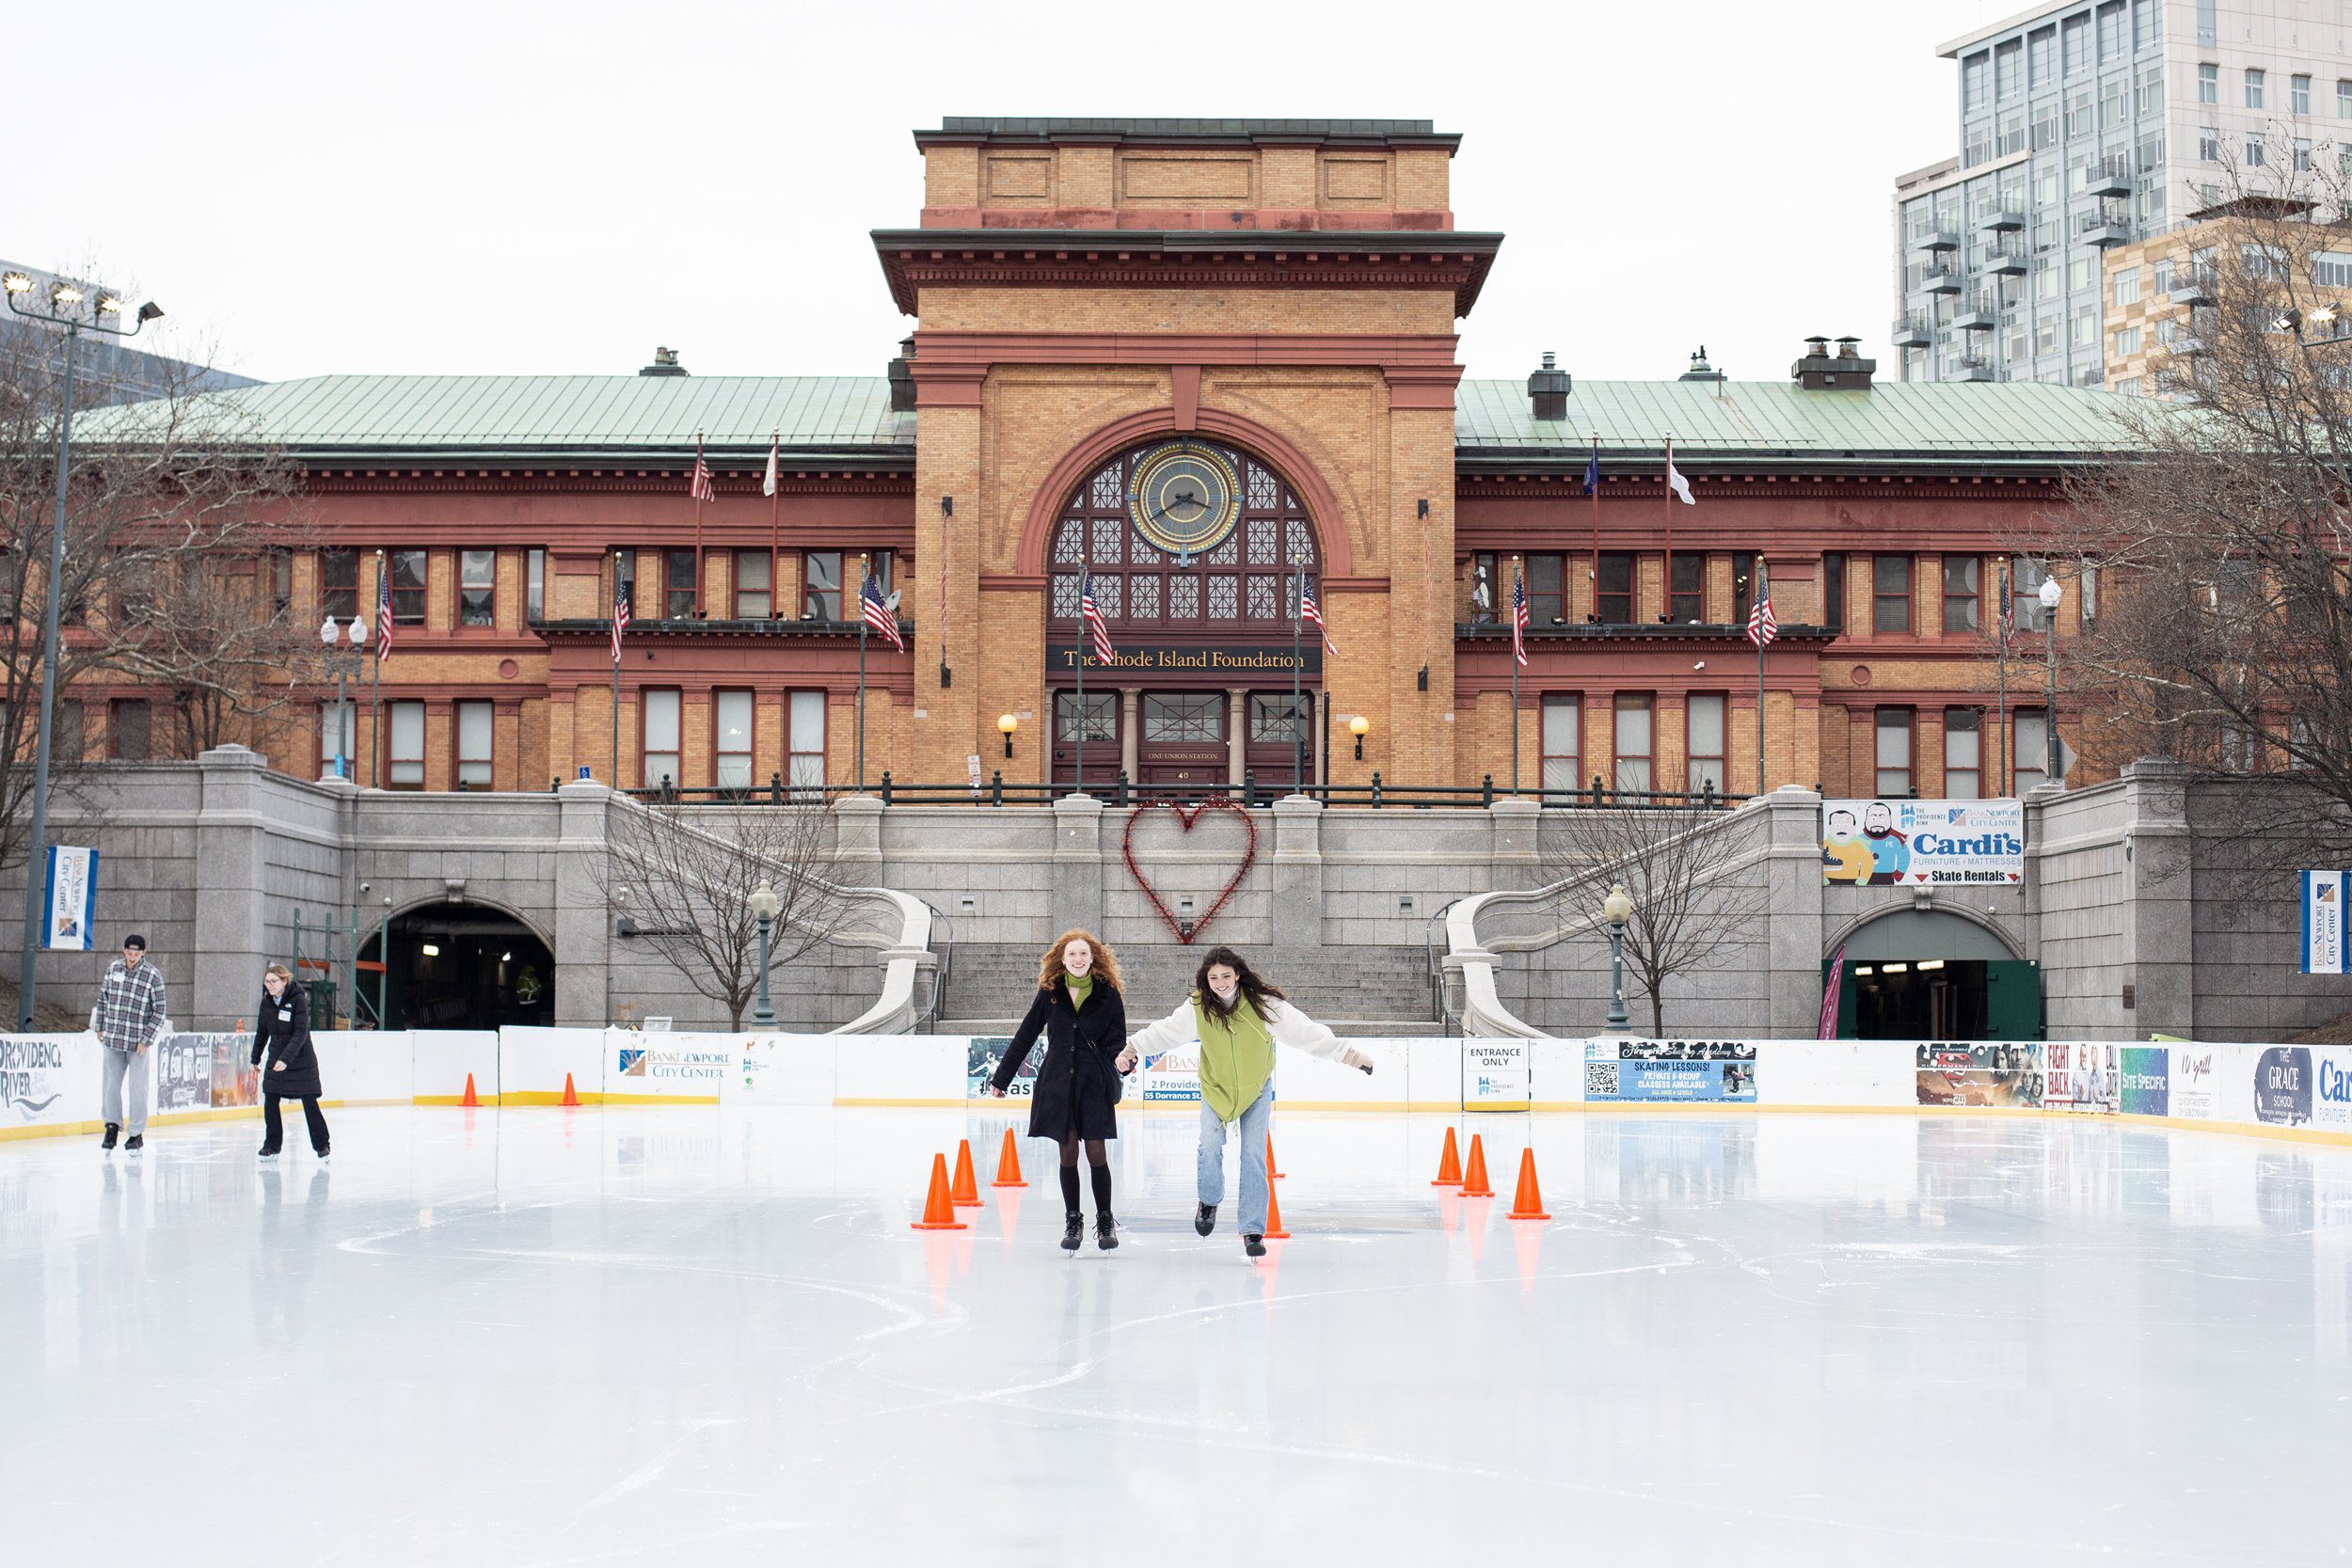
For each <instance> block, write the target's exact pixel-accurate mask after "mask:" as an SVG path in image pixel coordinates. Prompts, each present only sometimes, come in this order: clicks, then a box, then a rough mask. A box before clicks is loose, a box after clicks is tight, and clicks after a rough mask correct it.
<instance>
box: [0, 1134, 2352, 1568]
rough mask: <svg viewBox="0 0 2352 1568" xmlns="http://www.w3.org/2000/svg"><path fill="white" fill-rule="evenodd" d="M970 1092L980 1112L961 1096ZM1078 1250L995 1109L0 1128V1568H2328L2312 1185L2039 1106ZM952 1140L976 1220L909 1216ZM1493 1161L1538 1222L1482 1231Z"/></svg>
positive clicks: (2343, 1292)
mask: <svg viewBox="0 0 2352 1568" xmlns="http://www.w3.org/2000/svg"><path fill="white" fill-rule="evenodd" d="M992 1109H994V1108H992ZM1121 1122H1122V1126H1123V1128H1124V1131H1125V1132H1126V1134H1127V1135H1126V1137H1124V1138H1123V1139H1122V1140H1121V1141H1120V1143H1119V1144H1118V1145H1116V1146H1115V1151H1116V1152H1115V1159H1116V1163H1117V1168H1118V1177H1119V1183H1120V1188H1119V1193H1120V1196H1119V1209H1120V1213H1121V1216H1122V1218H1123V1220H1124V1222H1125V1244H1124V1245H1122V1246H1121V1247H1120V1249H1119V1250H1118V1251H1116V1252H1113V1253H1109V1254H1103V1253H1100V1252H1098V1251H1096V1250H1095V1248H1094V1246H1093V1244H1092V1241H1091V1239H1090V1238H1089V1243H1088V1246H1087V1249H1086V1251H1085V1252H1084V1253H1082V1254H1081V1255H1080V1256H1079V1257H1078V1258H1077V1259H1075V1260H1072V1259H1068V1258H1066V1257H1065V1256H1064V1255H1063V1254H1062V1253H1061V1252H1060V1251H1059V1250H1058V1248H1057V1245H1056V1243H1057V1239H1058V1235H1059V1230H1060V1213H1059V1209H1060V1202H1059V1195H1058V1193H1057V1190H1056V1188H1055V1186H1054V1181H1053V1172H1052V1170H1051V1168H1050V1165H1049V1163H1048V1162H1049V1161H1050V1158H1051V1151H1050V1149H1049V1148H1048V1146H1045V1145H1042V1144H1032V1143H1025V1144H1024V1145H1023V1148H1022V1157H1023V1160H1024V1163H1025V1166H1026V1174H1027V1176H1028V1178H1029V1180H1030V1183H1031V1184H1030V1186H1029V1187H1028V1189H1027V1190H1026V1191H1024V1192H1016V1193H1011V1194H1007V1193H1003V1192H998V1191H993V1190H991V1189H990V1188H989V1187H988V1186H987V1185H986V1183H987V1182H988V1180H989V1179H990V1176H991V1175H992V1172H993V1164H994V1159H995V1151H996V1144H997V1139H998V1137H999V1135H1000V1133H1001V1131H1002V1129H1003V1128H1004V1127H1005V1126H1007V1125H1009V1123H1008V1121H1007V1119H1006V1118H1005V1117H1002V1116H999V1115H979V1114H975V1115H973V1116H971V1117H966V1116H964V1115H963V1114H961V1113H957V1112H947V1111H891V1110H875V1109H842V1110H831V1109H818V1110H805V1111H803V1110H792V1109H770V1108H747V1109H730V1110H726V1111H721V1110H717V1109H713V1108H710V1107H680V1108H677V1109H637V1108H630V1109H617V1108H616V1109H603V1110H599V1109H585V1110H580V1111H569V1112H566V1111H557V1110H547V1109H532V1110H509V1111H503V1112H501V1111H498V1110H484V1111H478V1112H466V1111H456V1110H438V1109H417V1110H411V1109H388V1110H349V1111H344V1112H342V1113H341V1114H339V1115H336V1116H335V1117H334V1125H335V1143H336V1148H337V1151H338V1152H337V1154H336V1156H335V1160H334V1163H333V1164H332V1165H331V1166H328V1167H325V1168H322V1167H321V1166H320V1165H319V1164H317V1163H316V1162H315V1161H313V1160H312V1159H311V1158H310V1154H309V1153H308V1152H307V1150H300V1145H301V1134H300V1131H299V1129H300V1122H299V1119H298V1118H297V1119H296V1120H295V1122H294V1126H293V1127H291V1128H290V1129H289V1140H288V1141H289V1146H290V1148H294V1149H296V1150H299V1151H297V1152H291V1153H289V1154H288V1155H287V1156H286V1157H285V1158H284V1159H283V1160H282V1161H281V1162H279V1163H278V1164H275V1165H267V1166H257V1164H256V1163H255V1161H254V1158H253V1155H254V1149H255V1147H256V1145H257V1144H258V1141H259V1134H258V1129H257V1128H256V1127H255V1126H254V1125H253V1124H252V1123H250V1122H222V1123H212V1124H205V1125H198V1126H191V1127H184V1128H176V1129H165V1130H162V1131H160V1132H156V1133H154V1134H152V1135H151V1141H150V1147H149V1148H148V1150H147V1152H146V1153H145V1155H144V1156H143V1157H142V1158H140V1159H139V1160H137V1161H134V1160H132V1159H130V1158H127V1157H125V1156H123V1155H121V1154H117V1155H115V1156H114V1157H112V1158H111V1159H108V1158H104V1157H102V1156H101V1154H100V1153H99V1151H98V1148H97V1146H96V1143H95V1141H94V1140H90V1139H85V1138H73V1139H45V1140H36V1141H29V1142H23V1143H10V1144H0V1477H5V1479H6V1484H5V1486H0V1498H5V1509H0V1558H5V1560H8V1561H9V1562H12V1563H23V1564H27V1565H35V1564H40V1565H46V1564H55V1563H76V1562H95V1561H103V1560H140V1561H149V1560H151V1561H158V1562H166V1563H170V1564H172V1565H174V1568H183V1565H187V1564H195V1563H237V1564H251V1563H274V1562H296V1563H304V1564H318V1565H326V1564H334V1565H344V1564H378V1563H381V1564H400V1565H403V1568H408V1565H415V1564H423V1563H432V1564H440V1563H471V1562H494V1563H515V1564H557V1563H637V1562H644V1563H657V1562H660V1563H667V1562H691V1563H737V1562H744V1563H749V1562H759V1563H773V1562H786V1561H792V1562H850V1563H863V1562H876V1563H889V1562H914V1561H924V1562H1093V1561H1102V1562H1117V1563H1122V1564H1132V1563H1184V1564H1187V1565H1190V1564H1198V1563H1201V1562H1211V1561H1216V1562H1278V1561H1279V1562H1285V1563H1292V1564H1308V1563H1335V1562H1337V1563H1350V1564H1375V1563H1380V1564H1386V1563H1429V1564H1439V1563H1486V1562H1492V1563H1502V1562H1528V1561H1564V1560H1573V1561H1589V1562H1605V1563H1617V1562H1625V1563H1634V1562H1639V1563H1660V1562H1706V1563H1735V1562H1736V1563H1743V1564H1745V1563H1805V1564H1811V1565H1820V1564H1830V1563H1853V1564H1863V1563H1868V1564H1885V1563H1895V1562H1900V1563H1907V1564H1921V1563H2001V1564H2012V1563H2043V1562H2102V1563H2118V1562H2168V1563H2201V1564H2211V1563H2265V1564H2280V1563H2296V1562H2320V1561H2325V1562H2342V1561H2344V1560H2345V1547H2344V1542H2345V1541H2346V1540H2347V1538H2352V1528H2347V1526H2346V1523H2345V1512H2344V1497H2346V1495H2347V1494H2346V1485H2347V1482H2346V1479H2345V1478H2346V1475H2347V1473H2348V1472H2347V1465H2352V1365H2347V1362H2348V1361H2352V1151H2347V1150H2344V1149H2340V1148H2329V1147H2322V1146H2313V1145H2305V1144H2297V1143H2288V1142H2280V1141H2275V1140H2265V1139H2258V1138H2251V1137H2243V1136H2235V1135H2230V1134H2223V1133H2210V1132H2167V1131H2162V1130H2156V1129H2152V1128H2147V1127H2142V1126H2136V1125H2127V1124H2118V1123H2115V1122H2113V1121H2098V1120H2092V1119H2088V1118H2081V1119H2066V1118H2058V1117H2050V1118H2043V1117H1941V1116H1924V1117H1915V1116H1909V1115H1846V1116H1827V1115H1824V1116H1813V1115H1803V1114H1784V1115H1756V1114H1747V1113H1740V1114H1730V1115H1722V1116H1716V1115H1708V1114H1699V1113H1670V1114H1624V1115H1607V1114H1585V1115H1557V1116H1539V1117H1526V1116H1487V1117H1476V1118H1466V1119H1465V1120H1464V1121H1463V1122H1462V1123H1461V1124H1460V1125H1462V1126H1464V1127H1465V1128H1466V1129H1473V1128H1474V1129H1475V1130H1476V1131H1478V1132H1481V1133H1483V1134H1484V1137H1485V1140H1486V1149H1487V1158H1488V1164H1489V1168H1490V1170H1491V1173H1492V1177H1493V1180H1494V1182H1495V1185H1496V1187H1497V1188H1498V1190H1499V1191H1500V1192H1501V1194H1502V1196H1499V1197H1498V1198H1496V1199H1493V1200H1491V1201H1484V1202H1482V1201H1476V1200H1464V1199H1461V1198H1458V1197H1455V1196H1451V1195H1448V1194H1444V1193H1441V1192H1439V1191H1437V1190H1433V1189H1432V1188H1431V1187H1430V1186H1429V1185H1428V1179H1429V1177H1430V1176H1431V1175H1432V1174H1433V1172H1434V1170H1435V1167H1436V1164H1437V1161H1438V1143H1439V1140H1440V1139H1441V1137H1442V1135H1443V1132H1444V1128H1445V1126H1446V1123H1445V1121H1444V1120H1443V1119H1442V1118H1439V1117H1402V1116H1371V1115H1367V1116H1345V1115H1316V1114H1307V1113H1297V1114H1289V1115H1280V1114H1278V1117H1277V1118H1276V1123H1275V1128H1276V1132H1275V1136H1276V1141H1277V1150H1278V1157H1279V1164H1280V1165H1281V1166H1282V1168H1283V1170H1284V1171H1285V1172H1286V1173H1287V1179H1286V1180H1283V1181H1281V1182H1279V1184H1278V1193H1279V1199H1280V1202H1281V1206H1282V1212H1283V1217H1284V1218H1285V1220H1286V1221H1287V1222H1288V1225H1289V1227H1290V1229H1291V1230H1292V1231H1294V1232H1295V1240H1293V1241H1290V1242H1287V1243H1273V1247H1274V1252H1273V1256H1272V1257H1270V1258H1269V1259H1266V1261H1265V1262H1264V1263H1263V1264H1261V1265H1257V1266H1252V1265H1251V1264H1250V1263H1249V1262H1248V1260H1247V1259H1245V1258H1244V1257H1243V1255H1242V1252H1241V1248H1240V1244H1239V1242H1238V1239H1237V1238H1236V1237H1235V1236H1234V1235H1233V1234H1232V1229H1231V1225H1230V1219H1231V1214H1232V1206H1231V1205H1232V1199H1231V1196H1230V1194H1229V1198H1228V1208H1227V1211H1226V1219H1227V1222H1228V1223H1227V1225H1226V1226H1225V1227H1224V1228H1221V1229H1220V1230H1219V1232H1218V1233H1217V1234H1216V1236H1214V1237H1212V1238H1211V1239H1209V1240H1207V1241H1202V1240H1200V1239H1199V1238H1197V1237H1195V1236H1194V1234H1193V1232H1192V1229H1191V1225H1190V1213H1191V1205H1192V1201H1193V1199H1192V1163H1193V1162H1192V1135H1193V1124H1192V1121H1191V1119H1190V1118H1189V1117H1186V1116H1183V1115H1175V1116H1169V1115H1127V1116H1123V1117H1121ZM967 1135H968V1136H970V1137H971V1139H972V1141H973V1148H974V1152H975V1154H976V1156H977V1159H978V1162H979V1175H980V1180H981V1183H982V1187H981V1191H982V1195H983V1196H985V1197H986V1199H987V1200H988V1206H987V1207H986V1208H984V1209H982V1210H979V1211H977V1212H971V1213H969V1215H968V1217H969V1218H970V1219H971V1223H972V1228H971V1229H970V1230H968V1231H963V1232H957V1233H953V1234H949V1235H918V1234H917V1233H915V1232H914V1231H912V1230H910V1229H909V1228H908V1223H907V1222H908V1221H909V1220H910V1219H911V1218H913V1217H914V1212H915V1210H916V1207H917V1205H918V1203H919V1199H920V1197H921V1195H922V1183H923V1179H924V1177H925V1176H926V1174H927V1173H928V1171H929V1168H930V1157H931V1155H932V1153H933V1152H935V1151H938V1150H942V1149H945V1150H946V1151H947V1152H948V1153H949V1154H950V1156H951V1157H952V1154H953V1151H954V1148H955V1140H956V1139H957V1138H958V1137H960V1136H967ZM1531 1138H1532V1139H1533V1142H1534V1148H1535V1149H1536V1151H1537V1154H1538V1158H1539V1162H1540V1168H1541V1172H1542V1177H1543V1182H1544V1189H1545V1197H1546V1199H1547V1200H1548V1203H1549V1209H1550V1211H1551V1213H1552V1215H1553V1216H1554V1217H1553V1219H1552V1220H1551V1222H1550V1223H1549V1224H1526V1223H1513V1222H1511V1221H1509V1220H1507V1219H1506V1218H1505V1217H1504V1212H1505V1211H1506V1210H1507V1209H1508V1208H1509V1206H1510V1179H1511V1176H1512V1173H1513V1172H1514V1171H1515V1170H1516V1168H1517V1165H1518V1150H1519V1148H1521V1147H1522V1145H1523V1144H1525V1143H1526V1142H1527V1141H1528V1140H1529V1139H1531Z"/></svg>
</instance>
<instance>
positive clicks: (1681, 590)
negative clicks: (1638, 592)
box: [1666, 554, 1707, 626]
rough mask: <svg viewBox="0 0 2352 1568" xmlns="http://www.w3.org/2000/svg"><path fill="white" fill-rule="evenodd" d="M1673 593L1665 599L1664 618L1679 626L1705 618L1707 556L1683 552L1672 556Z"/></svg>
mask: <svg viewBox="0 0 2352 1568" xmlns="http://www.w3.org/2000/svg"><path fill="white" fill-rule="evenodd" d="M1674 576H1675V581H1674V593H1673V594H1672V595H1671V596H1670V597H1669V598H1668V599H1667V601H1666V619H1667V620H1669V621H1672V622H1674V623H1675V624H1676V625H1677V626H1680V625H1682V624H1683V623H1685V622H1689V621H1702V620H1705V619H1706V618H1707V558H1706V557H1705V556H1703V555H1692V554H1683V555H1677V556H1676V557H1675V558H1674Z"/></svg>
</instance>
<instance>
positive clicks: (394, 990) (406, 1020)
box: [359, 902, 555, 1029]
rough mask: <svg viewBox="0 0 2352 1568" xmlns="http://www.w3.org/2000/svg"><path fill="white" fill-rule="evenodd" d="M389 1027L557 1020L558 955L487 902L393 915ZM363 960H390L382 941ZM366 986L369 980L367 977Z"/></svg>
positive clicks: (365, 947)
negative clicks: (379, 945) (380, 944)
mask: <svg viewBox="0 0 2352 1568" xmlns="http://www.w3.org/2000/svg"><path fill="white" fill-rule="evenodd" d="M390 937H391V943H390V949H389V952H390V957H389V961H388V964H387V969H386V973H385V976H384V978H385V991H386V996H385V1014H386V1017H385V1022H384V1027H386V1028H388V1029H496V1028H498V1027H499V1026H501V1024H508V1023H514V1024H547V1023H552V1022H555V958H554V955H553V954H551V953H549V952H548V945H547V943H546V942H543V941H542V940H540V938H539V936H538V934H537V933H536V932H534V931H532V929H531V927H529V926H526V925H525V924H524V923H523V922H522V921H521V920H519V919H517V918H516V916H514V915H512V914H509V913H507V912H506V911H504V910H501V909H495V908H493V907H491V906H489V905H486V904H472V903H456V904H453V903H446V902H438V903H431V904H421V905H419V906H417V907H416V908H415V909H412V910H408V911H405V912H404V913H401V914H397V915H394V916H393V917H392V921H391V926H390ZM359 957H360V959H361V961H362V962H374V961H377V960H379V959H383V958H384V954H383V953H381V952H379V951H378V942H377V939H376V938H373V937H371V938H369V939H368V940H367V941H366V942H363V943H361V945H360V949H359ZM363 983H364V981H363Z"/></svg>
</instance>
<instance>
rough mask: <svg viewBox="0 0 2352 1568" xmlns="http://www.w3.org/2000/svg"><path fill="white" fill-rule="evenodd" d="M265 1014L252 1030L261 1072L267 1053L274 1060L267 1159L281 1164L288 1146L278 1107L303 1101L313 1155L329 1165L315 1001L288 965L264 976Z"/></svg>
mask: <svg viewBox="0 0 2352 1568" xmlns="http://www.w3.org/2000/svg"><path fill="white" fill-rule="evenodd" d="M262 991H263V993H264V994H263V995H262V1012H261V1016H260V1017H259V1018H258V1019H256V1020H255V1021H254V1024H253V1065H254V1066H255V1067H262V1053H264V1052H266V1053H268V1054H269V1059H270V1060H269V1066H267V1067H265V1068H262V1159H264V1160H275V1159H277V1158H278V1148H279V1146H280V1145H282V1144H283V1143H284V1142H285V1137H286V1129H285V1124H284V1123H283V1122H282V1121H281V1120H280V1119H279V1118H278V1101H281V1100H299V1101H302V1119H303V1120H304V1121H305V1122H307V1123H308V1124H309V1125H310V1149H311V1152H312V1153H314V1154H316V1155H317V1156H318V1157H319V1158H320V1159H322V1160H324V1159H326V1154H327V1141H326V1117H325V1116H324V1115H322V1114H321V1113H320V1111H319V1095H320V1093H321V1089H320V1085H319V1057H318V1053H317V1052H316V1051H315V1050H313V1049H312V1048H311V1045H310V997H309V996H308V995H307V994H306V993H305V992H304V991H303V990H302V988H301V987H300V986H297V985H295V984H294V971H292V970H290V969H288V968H287V967H286V966H285V965H284V964H272V965H270V966H269V967H268V968H267V969H265V970H263V971H262Z"/></svg>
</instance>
